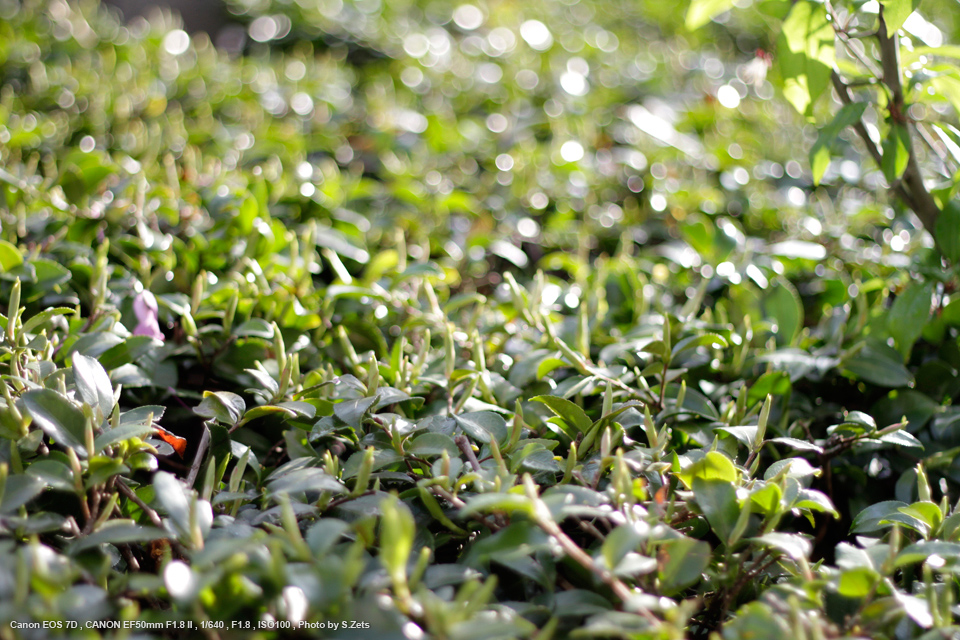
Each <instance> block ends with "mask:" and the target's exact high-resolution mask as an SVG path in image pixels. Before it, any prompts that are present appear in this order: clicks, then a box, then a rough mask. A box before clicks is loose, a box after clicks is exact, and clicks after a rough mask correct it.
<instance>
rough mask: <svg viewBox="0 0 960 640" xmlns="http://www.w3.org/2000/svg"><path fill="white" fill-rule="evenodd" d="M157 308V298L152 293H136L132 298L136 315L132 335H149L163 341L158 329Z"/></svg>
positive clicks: (161, 333)
mask: <svg viewBox="0 0 960 640" xmlns="http://www.w3.org/2000/svg"><path fill="white" fill-rule="evenodd" d="M159 310H160V308H159V307H158V306H157V299H156V297H154V295H153V294H152V293H150V292H149V291H142V292H140V293H138V294H137V297H136V298H134V299H133V313H134V314H136V316H137V327H136V329H134V330H133V335H135V336H150V337H151V338H154V339H156V340H159V341H160V342H163V340H164V337H163V332H161V331H160V324H159V323H158V322H157V314H158V311H159Z"/></svg>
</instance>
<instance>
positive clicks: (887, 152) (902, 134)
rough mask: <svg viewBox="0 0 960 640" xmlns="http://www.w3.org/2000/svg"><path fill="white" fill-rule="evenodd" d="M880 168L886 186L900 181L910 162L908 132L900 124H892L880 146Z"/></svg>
mask: <svg viewBox="0 0 960 640" xmlns="http://www.w3.org/2000/svg"><path fill="white" fill-rule="evenodd" d="M882 151H883V157H882V158H881V159H880V168H881V169H883V177H884V178H886V179H887V183H888V184H893V183H894V182H896V181H897V180H899V179H900V176H902V175H903V172H904V171H905V170H906V168H907V162H908V161H909V160H910V132H909V131H907V128H906V127H905V126H903V125H902V124H893V125H891V126H890V131H889V133H887V137H886V139H884V141H883V145H882Z"/></svg>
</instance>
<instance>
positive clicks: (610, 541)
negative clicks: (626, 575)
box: [600, 524, 643, 569]
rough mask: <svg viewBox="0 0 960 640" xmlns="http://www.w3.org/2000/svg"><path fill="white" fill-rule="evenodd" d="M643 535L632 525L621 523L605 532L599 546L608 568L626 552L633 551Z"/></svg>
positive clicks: (617, 561) (615, 563) (616, 562)
mask: <svg viewBox="0 0 960 640" xmlns="http://www.w3.org/2000/svg"><path fill="white" fill-rule="evenodd" d="M642 541H643V537H642V536H641V535H640V534H639V532H638V531H637V529H636V528H635V527H634V526H633V525H629V524H622V525H620V526H618V527H616V528H615V529H614V530H613V531H611V532H610V533H608V534H607V538H606V540H604V541H603V544H602V545H601V547H600V554H601V555H602V556H603V560H604V562H606V563H607V568H608V569H613V568H614V567H616V566H617V565H618V564H620V561H621V560H623V559H624V558H625V557H626V555H627V554H628V553H630V552H631V551H635V550H636V549H637V547H638V546H639V545H640V543H641V542H642Z"/></svg>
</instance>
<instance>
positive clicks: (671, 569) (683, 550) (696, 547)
mask: <svg viewBox="0 0 960 640" xmlns="http://www.w3.org/2000/svg"><path fill="white" fill-rule="evenodd" d="M660 554H661V558H662V560H661V563H662V565H661V569H660V591H661V593H663V594H664V595H666V596H670V595H673V594H675V593H678V592H680V591H682V590H683V589H686V588H687V587H689V586H691V585H693V584H694V583H696V582H698V581H699V580H700V576H701V574H702V573H703V571H704V569H706V568H707V565H708V564H710V555H711V554H710V545H709V544H707V543H706V542H703V541H702V540H694V539H692V538H686V537H684V538H677V539H675V540H670V541H668V542H666V543H664V544H663V545H662V546H661V547H660Z"/></svg>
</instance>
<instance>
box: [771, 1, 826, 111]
mask: <svg viewBox="0 0 960 640" xmlns="http://www.w3.org/2000/svg"><path fill="white" fill-rule="evenodd" d="M835 37H836V36H835V34H834V31H833V25H832V24H831V23H830V19H829V17H828V15H827V10H826V7H825V6H824V5H823V4H821V3H818V2H810V1H808V0H801V1H800V2H797V3H795V4H794V5H793V9H791V11H790V14H789V15H788V16H787V19H786V20H785V21H784V23H783V26H782V27H781V32H780V36H779V37H778V39H777V64H778V66H779V68H780V76H781V77H782V78H783V93H784V96H785V97H786V98H787V100H788V101H789V102H790V104H792V105H793V106H794V108H795V109H796V110H797V111H799V112H800V113H801V114H803V115H806V116H810V115H812V111H813V104H814V103H815V102H816V101H817V98H819V97H820V95H821V94H823V92H824V91H826V90H827V87H828V86H829V85H830V74H831V72H832V70H833V64H834V39H835Z"/></svg>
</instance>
